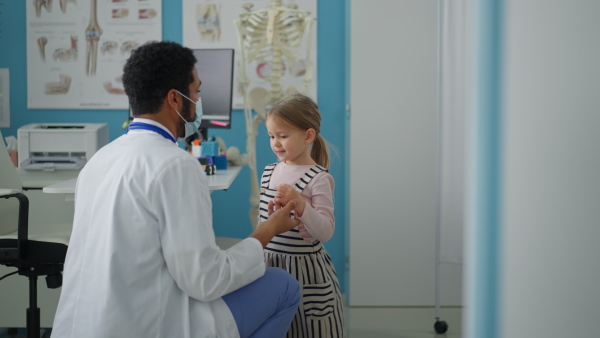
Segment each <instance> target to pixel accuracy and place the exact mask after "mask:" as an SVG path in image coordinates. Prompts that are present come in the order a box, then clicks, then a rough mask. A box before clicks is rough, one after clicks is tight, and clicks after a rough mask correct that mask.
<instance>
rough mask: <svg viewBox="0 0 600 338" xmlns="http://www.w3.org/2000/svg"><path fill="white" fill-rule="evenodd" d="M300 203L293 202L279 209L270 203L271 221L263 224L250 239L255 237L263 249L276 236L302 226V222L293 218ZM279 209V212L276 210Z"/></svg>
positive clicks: (268, 220)
mask: <svg viewBox="0 0 600 338" xmlns="http://www.w3.org/2000/svg"><path fill="white" fill-rule="evenodd" d="M297 203H298V201H296V200H292V201H290V202H289V203H288V204H287V205H285V206H282V207H277V206H276V203H273V202H272V201H271V202H269V219H267V220H266V221H264V222H262V223H261V225H260V227H259V228H258V229H256V231H254V232H253V233H252V234H251V235H250V236H249V237H254V238H256V239H258V240H259V241H260V243H261V244H262V246H263V248H264V247H266V246H267V244H268V243H269V241H271V239H272V238H273V237H275V235H279V234H281V233H284V232H286V231H289V230H291V229H293V228H294V227H296V226H297V225H298V224H300V221H299V220H297V219H295V218H292V217H291V212H292V210H293V209H294V208H295V207H296V204H297ZM275 209H277V210H275Z"/></svg>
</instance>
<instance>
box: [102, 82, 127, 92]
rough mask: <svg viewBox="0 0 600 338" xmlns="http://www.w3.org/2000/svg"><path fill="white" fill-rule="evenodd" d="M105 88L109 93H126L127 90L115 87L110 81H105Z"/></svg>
mask: <svg viewBox="0 0 600 338" xmlns="http://www.w3.org/2000/svg"><path fill="white" fill-rule="evenodd" d="M104 89H105V90H106V91H107V92H108V93H109V94H116V95H125V90H124V89H123V88H117V87H113V85H112V83H111V82H110V81H106V82H104Z"/></svg>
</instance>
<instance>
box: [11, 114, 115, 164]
mask: <svg viewBox="0 0 600 338" xmlns="http://www.w3.org/2000/svg"><path fill="white" fill-rule="evenodd" d="M17 136H18V149H19V167H20V168H23V169H33V170H45V171H54V170H55V169H81V168H83V166H84V165H85V164H86V163H87V161H89V160H90V158H91V157H92V156H93V155H94V154H95V153H96V151H98V150H99V149H100V148H102V147H103V146H104V145H106V144H107V143H108V124H106V123H32V124H28V125H25V126H23V127H21V128H19V129H18V130H17Z"/></svg>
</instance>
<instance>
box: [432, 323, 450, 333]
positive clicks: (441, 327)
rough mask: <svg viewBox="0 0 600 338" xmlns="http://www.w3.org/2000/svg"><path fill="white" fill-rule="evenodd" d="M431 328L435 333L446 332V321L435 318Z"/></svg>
mask: <svg viewBox="0 0 600 338" xmlns="http://www.w3.org/2000/svg"><path fill="white" fill-rule="evenodd" d="M433 328H434V329H435V332H437V333H446V331H448V324H446V322H445V321H443V320H442V321H439V320H437V321H436V322H435V324H433Z"/></svg>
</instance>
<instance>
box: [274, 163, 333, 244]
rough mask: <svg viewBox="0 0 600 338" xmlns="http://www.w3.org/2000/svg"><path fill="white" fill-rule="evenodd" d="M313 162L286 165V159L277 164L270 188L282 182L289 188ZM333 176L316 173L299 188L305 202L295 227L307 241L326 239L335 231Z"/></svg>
mask: <svg viewBox="0 0 600 338" xmlns="http://www.w3.org/2000/svg"><path fill="white" fill-rule="evenodd" d="M311 167H312V165H289V164H286V163H285V162H280V163H277V165H276V166H275V169H274V170H273V173H272V175H271V181H270V183H269V188H270V189H275V188H276V187H277V186H279V185H281V184H289V185H291V186H292V187H293V186H294V184H296V182H298V180H299V179H300V178H301V177H302V176H304V173H306V172H307V171H308V170H309V169H310V168H311ZM334 186H335V182H334V180H333V177H332V176H331V175H330V174H329V173H328V172H325V171H322V172H320V173H318V174H317V175H316V176H315V177H314V178H313V179H311V180H310V182H309V183H308V184H307V185H306V187H305V188H304V190H302V193H301V196H302V197H303V198H304V200H305V201H306V207H305V208H304V213H303V214H302V217H298V219H299V220H300V222H302V223H300V224H299V225H298V230H300V234H301V235H302V238H304V240H305V241H306V242H308V243H314V242H315V241H316V240H319V241H321V242H327V241H328V240H329V239H330V238H331V236H333V231H334V230H335V219H334V217H333V189H334Z"/></svg>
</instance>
